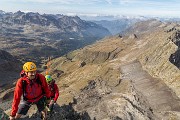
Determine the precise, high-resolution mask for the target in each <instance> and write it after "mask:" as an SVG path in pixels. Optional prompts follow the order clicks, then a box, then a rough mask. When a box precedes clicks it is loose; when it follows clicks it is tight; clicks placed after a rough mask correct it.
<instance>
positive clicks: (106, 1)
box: [0, 0, 180, 17]
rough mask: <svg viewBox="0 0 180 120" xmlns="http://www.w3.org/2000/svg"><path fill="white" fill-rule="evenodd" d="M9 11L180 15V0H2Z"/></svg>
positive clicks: (4, 7)
mask: <svg viewBox="0 0 180 120" xmlns="http://www.w3.org/2000/svg"><path fill="white" fill-rule="evenodd" d="M0 9H1V10H3V11H6V12H16V11H18V10H21V11H24V12H30V11H31V12H39V13H41V14H43V13H52V14H67V15H73V14H74V15H75V14H76V15H79V14H88V15H97V14H98V15H133V16H135V15H143V16H161V17H163V16H167V17H180V1H179V0H0Z"/></svg>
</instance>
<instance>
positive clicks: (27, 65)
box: [23, 62, 37, 72]
mask: <svg viewBox="0 0 180 120" xmlns="http://www.w3.org/2000/svg"><path fill="white" fill-rule="evenodd" d="M23 70H24V71H25V72H31V71H36V70H37V68H36V65H35V64H34V63H33V62H26V63H25V64H24V65H23Z"/></svg>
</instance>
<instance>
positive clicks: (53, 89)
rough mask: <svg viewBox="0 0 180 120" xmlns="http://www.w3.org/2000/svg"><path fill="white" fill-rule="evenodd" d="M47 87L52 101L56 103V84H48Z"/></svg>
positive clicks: (57, 95) (57, 92) (57, 93)
mask: <svg viewBox="0 0 180 120" xmlns="http://www.w3.org/2000/svg"><path fill="white" fill-rule="evenodd" d="M48 86H49V91H51V97H52V98H53V99H54V101H55V102H56V101H57V99H58V97H59V89H58V86H57V84H55V83H52V84H48Z"/></svg>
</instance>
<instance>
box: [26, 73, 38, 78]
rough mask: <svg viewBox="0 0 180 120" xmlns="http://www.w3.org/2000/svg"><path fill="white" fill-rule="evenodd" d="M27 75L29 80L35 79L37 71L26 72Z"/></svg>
mask: <svg viewBox="0 0 180 120" xmlns="http://www.w3.org/2000/svg"><path fill="white" fill-rule="evenodd" d="M26 75H27V77H28V79H29V80H33V79H34V78H35V77H36V71H30V72H26Z"/></svg>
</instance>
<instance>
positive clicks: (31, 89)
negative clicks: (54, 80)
mask: <svg viewBox="0 0 180 120" xmlns="http://www.w3.org/2000/svg"><path fill="white" fill-rule="evenodd" d="M37 77H38V78H39V80H40V81H41V83H42V85H39V84H38V83H37V82H35V81H36V79H37ZM22 80H25V81H26V89H25V91H26V98H27V99H28V100H27V101H29V102H37V101H38V100H39V99H41V98H42V97H43V92H42V89H43V90H44V92H45V96H46V97H50V94H51V92H50V91H49V89H48V85H47V82H46V79H45V77H44V76H43V75H41V74H39V73H37V74H36V78H35V79H34V80H32V81H30V80H29V79H28V78H27V76H24V77H21V78H20V79H19V80H18V81H17V83H16V87H15V90H14V99H13V103H12V111H11V115H12V116H15V115H16V113H17V110H18V105H19V103H20V99H21V96H22V94H23V88H22ZM33 98H35V99H33Z"/></svg>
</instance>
